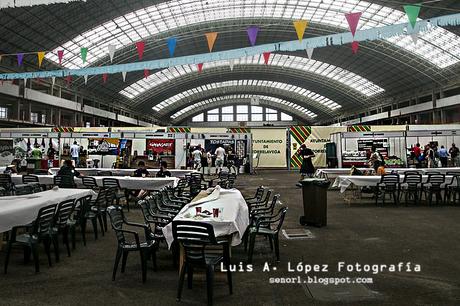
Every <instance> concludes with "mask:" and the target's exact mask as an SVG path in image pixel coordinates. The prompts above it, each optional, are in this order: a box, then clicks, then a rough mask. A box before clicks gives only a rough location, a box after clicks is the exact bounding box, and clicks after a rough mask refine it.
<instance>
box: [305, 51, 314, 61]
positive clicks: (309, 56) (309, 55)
mask: <svg viewBox="0 0 460 306" xmlns="http://www.w3.org/2000/svg"><path fill="white" fill-rule="evenodd" d="M313 50H315V48H307V49H306V51H307V56H308V58H309V59H311V57H312V56H313Z"/></svg>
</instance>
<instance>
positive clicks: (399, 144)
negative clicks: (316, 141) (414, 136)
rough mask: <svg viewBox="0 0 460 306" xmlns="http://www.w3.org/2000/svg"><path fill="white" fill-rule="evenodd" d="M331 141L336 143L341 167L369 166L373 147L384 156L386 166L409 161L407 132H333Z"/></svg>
mask: <svg viewBox="0 0 460 306" xmlns="http://www.w3.org/2000/svg"><path fill="white" fill-rule="evenodd" d="M331 141H332V142H333V143H335V144H336V154H337V162H338V167H339V168H346V167H351V166H356V167H363V166H367V162H368V160H369V155H370V150H371V148H372V147H375V148H376V150H377V151H378V152H379V153H380V154H381V155H382V156H383V157H384V159H385V167H389V168H398V167H405V165H406V163H407V150H406V147H407V145H406V137H405V132H342V133H334V134H332V135H331Z"/></svg>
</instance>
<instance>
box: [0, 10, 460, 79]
mask: <svg viewBox="0 0 460 306" xmlns="http://www.w3.org/2000/svg"><path fill="white" fill-rule="evenodd" d="M458 25H460V13H458V14H453V15H447V16H440V17H434V18H431V19H426V20H420V21H417V23H416V24H415V25H414V26H413V27H412V24H411V23H410V22H409V23H408V22H405V23H401V24H393V25H387V26H382V27H377V28H370V29H365V30H359V31H356V33H355V35H354V36H353V34H352V33H351V32H345V33H337V34H330V35H325V36H318V37H311V38H304V39H302V40H301V41H300V40H299V39H298V40H292V41H285V42H276V43H270V44H263V45H255V41H256V38H257V33H258V32H259V28H258V27H256V26H253V27H250V28H248V29H247V32H248V38H249V40H250V43H251V45H252V44H253V43H254V46H251V47H245V48H238V49H233V50H226V51H218V52H209V53H204V54H195V55H188V56H181V57H174V58H167V59H159V60H152V61H143V62H135V63H126V64H118V65H108V66H100V67H87V68H81V69H60V70H49V71H36V72H23V73H3V74H0V79H2V80H14V79H32V78H42V79H43V78H52V77H59V78H65V77H67V76H70V75H72V76H84V75H102V74H104V73H107V74H113V73H120V72H124V73H127V72H132V71H143V70H145V69H148V70H153V69H161V68H168V67H171V66H178V65H186V64H195V65H197V64H202V63H207V62H213V61H221V60H229V61H230V60H234V59H238V58H242V57H248V56H253V55H260V54H263V53H270V52H277V51H282V52H292V51H299V50H304V51H305V50H307V52H308V50H313V49H315V48H322V47H327V46H332V45H345V44H351V43H352V42H354V41H356V42H365V41H375V40H382V39H387V38H391V37H395V36H401V35H410V36H411V35H413V34H417V33H422V32H425V31H428V30H430V29H432V28H433V27H437V26H442V27H446V26H458ZM173 44H174V47H175V41H174V43H170V45H169V47H170V53H171V55H172V54H173V52H174V48H172V46H173ZM356 45H357V44H356V43H355V47H356ZM144 46H145V45H144V43H137V44H136V48H137V51H138V53H139V59H141V58H142V55H143V51H144ZM85 49H86V48H82V50H81V51H82V52H81V53H82V60H83V61H85V60H86V52H87V50H85ZM210 49H211V48H210ZM171 51H172V52H171ZM58 53H59V52H58ZM59 55H60V56H59V58H60V59H62V55H63V52H62V53H61V54H59ZM2 56H5V54H3V55H2ZM15 56H17V54H15ZM22 56H23V54H22ZM19 57H20V56H18V62H21V63H22V58H19Z"/></svg>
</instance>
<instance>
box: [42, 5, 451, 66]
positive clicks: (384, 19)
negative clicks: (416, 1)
mask: <svg viewBox="0 0 460 306" xmlns="http://www.w3.org/2000/svg"><path fill="white" fill-rule="evenodd" d="M238 3H241V4H238ZM205 8H206V12H204V9H203V5H201V3H200V2H198V1H189V2H184V1H168V2H167V3H160V4H157V5H153V6H150V7H147V8H143V9H139V10H137V11H135V12H130V13H128V14H126V15H124V16H120V17H117V18H115V19H114V20H111V21H107V22H106V23H104V24H103V25H100V26H97V27H95V28H93V29H92V30H89V31H87V32H85V33H82V34H81V35H79V36H83V37H85V38H87V39H88V38H89V37H91V35H90V34H91V33H98V34H99V35H100V37H101V40H100V41H99V40H98V39H97V38H96V39H93V40H91V39H90V40H89V41H90V42H89V44H90V45H92V46H94V44H95V43H96V42H97V43H98V45H99V48H100V49H101V50H107V45H108V44H109V43H110V41H113V39H112V38H111V37H112V36H113V35H116V38H117V40H119V41H120V42H122V45H121V46H120V47H124V46H126V45H128V44H130V43H132V41H136V40H140V39H141V37H143V38H145V37H148V36H150V35H155V34H158V33H159V32H162V31H167V30H173V29H176V28H178V27H182V26H184V25H191V24H196V23H201V22H205V21H215V20H219V19H227V18H233V19H237V18H251V19H254V18H282V19H294V16H295V19H298V18H299V17H300V15H299V14H302V18H305V19H307V20H310V21H312V22H317V23H323V24H327V25H331V26H337V27H340V28H343V29H345V30H347V29H348V24H347V22H346V20H345V18H344V16H343V14H345V13H348V12H350V11H362V12H363V15H362V18H361V22H360V28H361V29H366V28H370V27H375V26H383V25H388V24H394V23H400V22H406V17H405V14H404V13H403V12H402V11H397V10H393V9H391V8H388V7H383V6H380V5H377V4H370V3H369V2H366V1H360V0H348V1H344V0H336V1H312V0H311V1H306V0H304V1H301V0H299V1H297V0H296V1H291V0H281V1H261V2H259V1H258V0H251V1H244V2H241V1H233V2H231V3H223V2H222V1H218V0H208V1H207V5H206V6H205ZM242 8H244V13H243V9H242ZM299 12H300V13H299ZM298 13H299V14H298ZM186 20H187V22H185V21H186ZM115 23H116V24H118V26H119V27H121V28H122V29H124V31H131V29H132V28H134V29H135V31H134V32H132V33H130V34H129V38H128V39H127V38H126V34H124V33H123V32H120V31H119V29H116V32H115V28H114V24H115ZM111 31H114V32H113V33H110V32H111ZM136 31H137V32H138V33H139V34H140V35H141V36H139V35H137V34H134V33H136ZM434 31H439V33H440V34H441V35H436V38H435V40H434V41H432V43H433V44H434V45H436V46H437V47H436V48H437V49H440V50H441V51H442V52H444V53H445V56H444V57H443V59H441V60H439V59H438V58H437V56H436V55H435V54H434V53H429V54H425V53H424V54H421V53H420V52H416V51H417V48H407V47H408V46H410V45H406V44H401V45H399V44H398V43H397V42H394V41H391V40H389V41H390V42H391V43H394V44H396V45H397V46H398V47H401V48H403V49H405V50H406V51H408V52H412V53H414V54H417V55H418V56H420V57H422V58H424V59H425V60H427V61H429V62H431V63H432V64H434V65H436V66H438V67H440V68H444V67H447V66H449V65H452V64H455V63H457V62H459V57H458V55H456V53H458V52H459V51H458V50H460V37H458V36H457V35H455V34H453V33H452V32H449V31H447V30H445V29H442V28H435V29H434ZM107 33H110V35H107ZM426 35H427V33H422V34H421V35H420V43H421V44H423V45H426V44H430V43H431V41H430V39H429V37H428V36H426ZM446 36H448V37H449V40H450V41H452V42H453V44H454V46H451V47H450V48H446V46H445V45H444V44H442V43H440V41H441V39H442V37H444V39H446V40H447V37H446ZM73 45H76V46H75V47H73V48H71V47H72V46H73ZM81 47H87V46H85V45H83V44H81V40H77V39H76V38H74V39H73V40H71V41H69V42H67V43H64V44H63V45H62V46H61V47H58V48H56V49H55V50H53V52H56V51H57V50H58V49H61V48H64V49H68V48H69V49H70V50H79V49H80V48H81ZM70 53H71V54H70V55H71V57H72V58H67V60H66V61H65V62H64V63H63V64H64V66H65V67H67V68H70V67H68V65H70V64H69V63H71V62H73V58H78V57H79V53H78V52H70ZM444 53H443V54H444ZM50 54H51V53H48V54H47V58H48V59H50V60H53V59H55V57H54V56H52V55H50ZM66 54H67V53H66ZM67 55H69V54H67ZM104 56H106V54H105V55H104ZM87 65H88V64H85V65H84V64H83V63H79V64H78V66H79V67H83V66H87Z"/></svg>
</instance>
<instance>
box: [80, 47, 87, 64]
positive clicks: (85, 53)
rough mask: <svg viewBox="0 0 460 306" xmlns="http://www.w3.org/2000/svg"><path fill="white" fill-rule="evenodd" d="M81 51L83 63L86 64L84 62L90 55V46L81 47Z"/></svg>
mask: <svg viewBox="0 0 460 306" xmlns="http://www.w3.org/2000/svg"><path fill="white" fill-rule="evenodd" d="M80 53H81V59H82V61H83V64H84V63H86V55H88V48H81V49H80Z"/></svg>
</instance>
